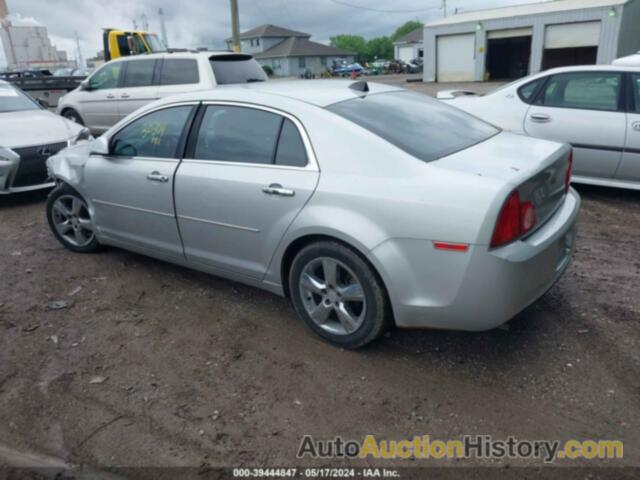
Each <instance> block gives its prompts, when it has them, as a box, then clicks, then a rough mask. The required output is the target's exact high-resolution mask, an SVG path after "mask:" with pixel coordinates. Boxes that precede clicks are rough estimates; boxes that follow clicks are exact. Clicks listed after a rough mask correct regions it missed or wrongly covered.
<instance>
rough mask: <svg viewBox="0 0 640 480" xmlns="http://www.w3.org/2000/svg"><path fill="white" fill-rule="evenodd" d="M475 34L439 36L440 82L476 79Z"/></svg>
mask: <svg viewBox="0 0 640 480" xmlns="http://www.w3.org/2000/svg"><path fill="white" fill-rule="evenodd" d="M475 49H476V46H475V34H474V33H469V34H463V35H445V36H441V37H438V38H437V43H436V56H437V69H438V71H437V79H438V81H439V82H470V81H473V80H475V70H476V68H475Z"/></svg>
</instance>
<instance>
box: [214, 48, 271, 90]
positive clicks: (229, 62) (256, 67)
mask: <svg viewBox="0 0 640 480" xmlns="http://www.w3.org/2000/svg"><path fill="white" fill-rule="evenodd" d="M209 63H210V64H211V68H212V69H213V75H214V76H215V77H216V83H217V84H218V85H226V84H229V83H250V82H264V81H266V80H267V75H266V74H265V73H264V70H262V67H261V66H260V64H259V63H258V62H256V61H255V59H254V58H253V57H252V56H251V55H233V54H232V55H214V56H213V57H211V58H210V59H209Z"/></svg>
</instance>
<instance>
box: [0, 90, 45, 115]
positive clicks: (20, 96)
mask: <svg viewBox="0 0 640 480" xmlns="http://www.w3.org/2000/svg"><path fill="white" fill-rule="evenodd" d="M20 110H40V105H38V104H37V103H36V102H34V101H33V100H32V99H31V98H30V97H28V96H27V95H25V94H24V93H22V92H21V91H20V90H17V89H16V88H14V87H12V86H11V85H6V84H2V83H0V113H6V112H17V111H20Z"/></svg>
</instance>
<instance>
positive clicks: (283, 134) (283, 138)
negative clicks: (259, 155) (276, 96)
mask: <svg viewBox="0 0 640 480" xmlns="http://www.w3.org/2000/svg"><path fill="white" fill-rule="evenodd" d="M306 164H307V151H306V149H305V147H304V143H303V141H302V138H301V137H300V132H299V131H298V129H297V128H296V126H295V125H294V124H293V122H292V121H291V120H289V119H288V118H285V119H284V123H283V124H282V130H281V131H280V140H279V141H278V149H277V150H276V165H286V166H288V167H304V166H305V165H306Z"/></svg>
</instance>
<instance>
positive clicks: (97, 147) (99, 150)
mask: <svg viewBox="0 0 640 480" xmlns="http://www.w3.org/2000/svg"><path fill="white" fill-rule="evenodd" d="M90 155H103V156H106V155H109V140H107V139H106V137H105V136H104V135H103V136H101V137H98V138H96V139H94V140H92V142H91V152H90Z"/></svg>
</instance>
